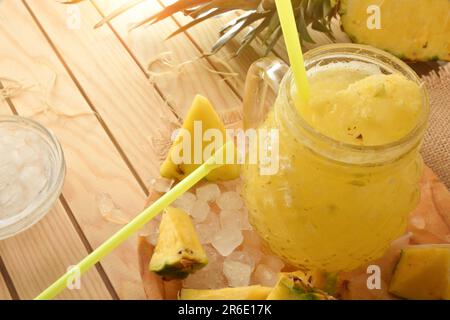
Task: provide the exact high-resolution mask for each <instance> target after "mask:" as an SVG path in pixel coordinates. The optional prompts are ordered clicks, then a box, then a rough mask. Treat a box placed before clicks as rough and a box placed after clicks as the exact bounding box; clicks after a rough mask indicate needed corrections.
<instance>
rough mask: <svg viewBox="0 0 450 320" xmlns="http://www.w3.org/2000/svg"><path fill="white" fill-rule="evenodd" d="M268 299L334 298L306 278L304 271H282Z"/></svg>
mask: <svg viewBox="0 0 450 320" xmlns="http://www.w3.org/2000/svg"><path fill="white" fill-rule="evenodd" d="M267 300H334V298H333V297H332V296H330V295H328V294H327V293H326V292H324V291H322V290H320V289H318V288H314V287H312V286H311V284H310V283H309V282H308V281H307V280H305V273H304V272H303V271H296V272H292V273H281V274H280V278H279V279H278V282H277V284H276V285H275V287H274V288H273V289H272V291H271V292H270V293H269V296H268V297H267Z"/></svg>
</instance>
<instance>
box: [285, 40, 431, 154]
mask: <svg viewBox="0 0 450 320" xmlns="http://www.w3.org/2000/svg"><path fill="white" fill-rule="evenodd" d="M333 56H334V57H337V58H339V57H341V58H342V57H348V58H352V57H358V58H360V59H361V60H362V61H364V62H368V63H372V64H376V65H378V66H383V67H385V68H386V69H390V70H392V73H395V72H397V73H398V72H401V73H402V74H403V75H404V76H406V77H407V78H408V79H409V80H412V81H414V82H415V83H416V84H418V85H419V87H420V91H421V95H422V112H421V116H420V119H419V121H418V123H417V124H416V126H415V127H414V128H413V129H412V130H411V131H410V132H409V133H408V134H407V135H405V136H404V137H402V138H401V139H398V140H396V141H393V142H390V143H387V144H380V145H369V146H364V145H355V144H350V143H346V142H342V141H339V140H336V139H334V138H331V137H329V136H327V135H325V134H323V133H321V132H319V131H318V130H317V129H316V128H314V127H313V126H311V125H310V124H309V123H308V122H307V121H305V120H304V119H303V117H302V116H301V115H300V113H299V112H298V111H297V109H296V107H295V105H294V103H292V102H293V101H294V100H293V98H292V96H291V85H292V83H293V82H292V79H293V74H292V70H291V69H289V71H288V72H287V73H286V75H285V77H284V79H283V84H282V85H281V86H280V88H284V89H285V90H284V92H285V94H286V97H285V98H286V99H287V101H288V103H287V105H288V106H289V108H288V109H290V114H289V115H290V116H293V117H295V121H296V123H299V125H300V126H301V128H302V129H304V130H306V131H307V132H308V133H309V134H311V135H312V136H313V137H315V138H317V139H320V140H321V141H324V142H326V143H327V144H329V145H332V146H334V147H336V148H339V149H340V150H343V151H346V150H347V151H351V152H357V153H370V152H380V151H389V150H395V149H399V148H403V147H405V146H407V145H408V144H410V143H411V141H412V140H416V138H420V137H421V136H422V134H423V133H424V131H425V129H426V127H427V124H428V118H429V113H430V108H429V97H428V92H427V90H426V88H425V86H424V84H423V81H422V80H421V79H420V78H419V76H418V75H417V73H416V72H415V71H414V70H413V69H412V68H411V67H410V66H408V65H407V64H406V63H405V62H403V61H402V60H400V59H399V58H397V57H395V56H393V55H392V54H390V53H388V52H385V51H383V50H380V49H377V48H374V47H371V46H367V45H360V44H350V43H346V44H329V45H324V46H320V47H318V48H315V49H312V50H310V51H308V52H307V53H306V54H305V56H304V59H305V65H306V68H307V69H308V66H309V65H311V64H312V63H314V62H317V61H318V60H321V59H323V58H331V57H333ZM388 64H389V65H388ZM414 145H415V144H414Z"/></svg>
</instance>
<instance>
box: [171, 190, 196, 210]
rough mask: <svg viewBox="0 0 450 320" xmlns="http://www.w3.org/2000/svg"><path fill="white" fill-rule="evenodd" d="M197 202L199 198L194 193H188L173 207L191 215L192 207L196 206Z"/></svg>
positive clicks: (176, 201) (174, 203)
mask: <svg viewBox="0 0 450 320" xmlns="http://www.w3.org/2000/svg"><path fill="white" fill-rule="evenodd" d="M196 200H197V198H196V196H195V195H194V194H193V193H191V192H186V193H184V194H183V195H181V197H179V198H178V199H177V200H175V201H174V202H173V206H174V207H175V208H178V209H181V210H183V211H185V212H186V213H191V210H192V207H193V206H194V203H195V201H196Z"/></svg>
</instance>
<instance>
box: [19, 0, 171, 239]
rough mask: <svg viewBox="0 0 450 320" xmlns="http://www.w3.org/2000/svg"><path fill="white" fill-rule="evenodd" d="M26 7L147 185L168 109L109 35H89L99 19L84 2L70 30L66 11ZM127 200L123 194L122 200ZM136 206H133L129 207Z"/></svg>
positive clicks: (167, 127)
mask: <svg viewBox="0 0 450 320" xmlns="http://www.w3.org/2000/svg"><path fill="white" fill-rule="evenodd" d="M26 3H27V4H28V5H29V7H30V9H31V10H32V12H33V13H34V15H35V16H36V18H37V20H38V21H39V22H40V24H41V25H42V27H43V29H44V30H45V32H46V33H47V34H48V36H49V37H50V38H51V39H52V42H53V44H54V46H55V48H56V49H57V50H58V52H59V53H60V55H61V56H62V57H63V59H64V61H65V62H66V64H67V65H68V66H69V68H70V70H71V72H72V73H73V75H74V77H76V79H77V81H78V82H79V86H80V87H81V88H82V90H83V92H84V93H85V94H86V96H87V97H88V98H89V101H90V102H91V104H92V105H93V106H95V109H96V111H97V112H98V114H99V115H100V116H101V117H102V119H103V120H104V122H105V124H106V126H107V127H108V130H110V133H111V136H113V137H114V139H115V140H116V141H117V144H118V145H120V147H121V148H122V150H123V154H124V155H126V157H127V158H128V160H129V163H130V165H131V166H132V168H133V170H134V171H135V172H136V175H137V176H138V177H139V178H140V179H141V185H143V184H146V183H148V181H149V180H150V179H151V178H152V177H155V176H156V175H158V174H159V161H158V153H157V152H156V151H155V149H154V148H153V144H152V139H153V138H158V137H160V136H165V137H168V136H170V134H171V132H172V130H173V125H171V122H176V121H177V119H176V117H175V116H174V114H173V113H171V111H170V108H169V107H168V106H167V104H166V103H165V102H164V101H163V99H162V98H161V96H160V95H159V93H158V92H157V90H156V89H155V88H154V87H153V86H152V85H151V84H150V83H149V81H148V79H147V78H146V76H145V74H144V72H142V70H141V69H140V68H139V66H138V65H137V64H136V62H135V61H134V59H133V58H132V57H131V56H130V54H129V53H128V52H127V51H126V49H125V48H124V46H123V45H122V44H121V43H120V42H119V41H118V39H117V37H116V36H115V35H114V33H113V32H112V31H111V30H110V29H109V28H101V29H98V30H94V29H93V26H94V25H95V23H96V22H98V21H99V20H100V19H101V16H100V15H99V13H98V12H97V10H96V9H95V8H94V6H93V5H92V4H91V3H90V2H83V3H81V4H77V5H76V8H78V9H79V12H80V17H81V19H82V21H81V24H80V28H79V29H76V30H71V29H68V28H67V25H66V24H67V19H68V15H67V8H68V6H67V5H63V4H61V3H58V2H57V1H53V0H45V1H42V0H39V1H37V0H33V1H27V2H26ZM81 53H82V54H81ZM118 190H119V189H118ZM127 196H128V195H126V194H125V193H124V192H123V193H122V196H121V197H122V200H124V199H123V198H125V197H127ZM80 201H83V200H82V199H80ZM139 205H142V203H141V202H136V204H135V205H133V207H134V208H135V207H136V206H139ZM130 210H131V208H130ZM93 236H94V237H97V235H95V234H94V235H93ZM95 243H96V244H99V242H98V241H97V242H95Z"/></svg>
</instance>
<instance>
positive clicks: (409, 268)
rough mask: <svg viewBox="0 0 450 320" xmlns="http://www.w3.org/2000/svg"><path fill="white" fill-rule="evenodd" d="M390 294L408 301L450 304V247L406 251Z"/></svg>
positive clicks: (430, 246)
mask: <svg viewBox="0 0 450 320" xmlns="http://www.w3.org/2000/svg"><path fill="white" fill-rule="evenodd" d="M389 292H391V293H392V294H395V295H397V296H399V297H402V298H406V299H419V300H425V299H428V300H433V299H445V300H450V245H418V246H411V247H407V248H405V249H403V250H402V252H401V255H400V260H399V262H398V264H397V267H396V269H395V272H394V276H393V278H392V281H391V284H390V286H389Z"/></svg>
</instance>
